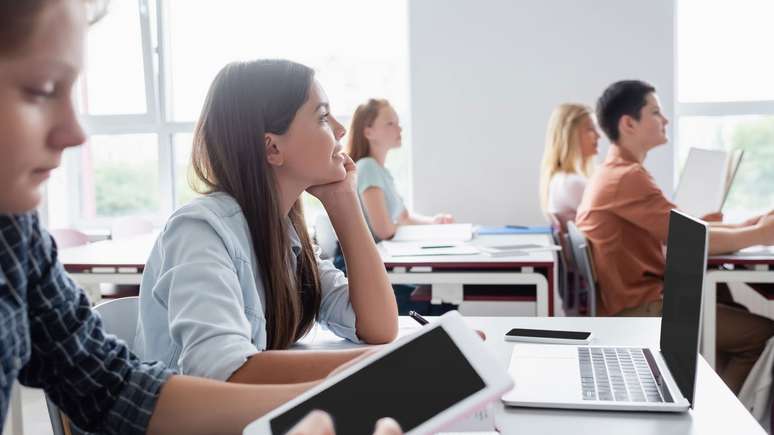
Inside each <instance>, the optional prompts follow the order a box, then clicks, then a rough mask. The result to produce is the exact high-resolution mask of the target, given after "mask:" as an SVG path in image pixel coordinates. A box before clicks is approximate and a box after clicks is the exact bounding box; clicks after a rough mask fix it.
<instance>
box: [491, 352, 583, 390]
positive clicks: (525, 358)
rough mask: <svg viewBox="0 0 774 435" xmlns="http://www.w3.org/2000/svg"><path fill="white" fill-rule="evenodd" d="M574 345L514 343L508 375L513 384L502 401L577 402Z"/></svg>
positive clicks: (577, 375) (577, 383)
mask: <svg viewBox="0 0 774 435" xmlns="http://www.w3.org/2000/svg"><path fill="white" fill-rule="evenodd" d="M577 352H578V351H577V346H563V345H545V344H539V345H534V344H517V345H514V346H513V354H512V355H511V363H510V366H509V368H508V372H509V373H510V374H511V377H512V378H513V381H514V383H515V384H516V385H515V386H514V388H513V390H511V392H510V393H508V394H506V396H505V397H504V398H505V400H517V399H530V400H541V399H543V400H560V401H561V400H577V399H578V398H579V397H580V392H581V388H580V369H579V367H578V356H577Z"/></svg>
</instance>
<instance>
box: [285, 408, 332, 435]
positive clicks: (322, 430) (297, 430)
mask: <svg viewBox="0 0 774 435" xmlns="http://www.w3.org/2000/svg"><path fill="white" fill-rule="evenodd" d="M287 435H336V431H335V430H334V429H333V419H332V418H331V416H330V415H329V414H328V413H327V412H323V411H318V410H314V411H312V412H310V413H309V414H307V415H306V417H304V418H303V420H301V421H299V422H298V423H297V424H296V425H295V426H293V428H292V429H290V430H289V431H288V433H287Z"/></svg>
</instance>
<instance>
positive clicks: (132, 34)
mask: <svg viewBox="0 0 774 435" xmlns="http://www.w3.org/2000/svg"><path fill="white" fill-rule="evenodd" d="M110 5H111V6H110V13H109V14H107V15H105V17H104V18H103V19H102V20H100V21H99V22H98V23H96V24H94V26H92V28H91V29H89V32H88V54H87V57H88V59H87V69H86V71H85V73H84V75H83V78H84V81H85V87H83V88H82V92H83V94H82V95H81V98H80V102H81V110H82V111H83V112H84V113H89V114H91V115H121V114H138V113H145V112H146V111H147V106H146V104H145V76H144V73H143V58H142V35H141V32H140V14H139V9H138V7H139V6H138V2H137V1H136V0H134V1H129V0H121V1H113V2H111V3H110Z"/></svg>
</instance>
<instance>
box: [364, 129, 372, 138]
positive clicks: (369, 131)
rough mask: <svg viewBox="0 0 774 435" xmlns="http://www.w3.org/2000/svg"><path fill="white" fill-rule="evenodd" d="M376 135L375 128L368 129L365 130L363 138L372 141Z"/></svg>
mask: <svg viewBox="0 0 774 435" xmlns="http://www.w3.org/2000/svg"><path fill="white" fill-rule="evenodd" d="M373 135H374V129H373V127H366V128H364V129H363V136H365V138H366V139H368V140H371V139H372V138H373Z"/></svg>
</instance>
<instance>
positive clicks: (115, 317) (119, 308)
mask: <svg viewBox="0 0 774 435" xmlns="http://www.w3.org/2000/svg"><path fill="white" fill-rule="evenodd" d="M139 308H140V298H139V297H137V296H130V297H126V298H120V299H113V300H111V301H107V302H104V303H101V304H99V305H97V306H96V307H94V308H92V310H94V311H96V312H97V313H99V315H100V317H101V318H102V326H103V328H104V329H105V331H106V332H108V333H110V334H113V335H115V336H116V337H118V338H120V339H121V340H124V341H125V342H126V344H127V345H128V346H129V348H130V349H131V347H132V344H133V343H134V335H135V332H136V329H137V315H138V311H139Z"/></svg>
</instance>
